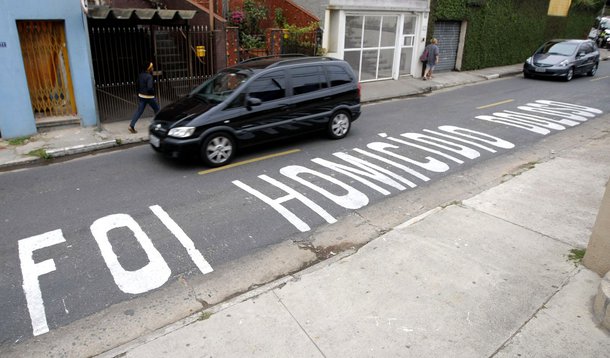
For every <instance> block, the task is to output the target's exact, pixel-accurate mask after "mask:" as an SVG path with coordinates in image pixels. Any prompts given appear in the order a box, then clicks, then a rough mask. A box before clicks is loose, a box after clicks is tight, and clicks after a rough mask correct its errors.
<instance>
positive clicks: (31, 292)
mask: <svg viewBox="0 0 610 358" xmlns="http://www.w3.org/2000/svg"><path fill="white" fill-rule="evenodd" d="M65 241H66V239H65V238H64V235H63V233H62V231H61V230H60V229H58V230H54V231H49V232H47V233H44V234H41V235H36V236H32V237H28V238H26V239H21V240H19V242H18V244H19V260H20V261H21V272H22V274H23V292H24V293H25V299H26V301H27V304H28V311H29V312H30V319H31V320H32V333H33V334H34V336H38V335H41V334H43V333H47V332H48V331H49V326H48V325H47V317H46V313H45V309H44V302H43V300H42V293H41V292H40V282H39V281H38V277H40V276H42V275H44V274H46V273H49V272H52V271H55V270H56V268H55V261H53V259H48V260H45V261H42V262H38V263H36V262H34V251H36V250H39V249H42V248H45V247H49V246H53V245H57V244H59V243H62V242H65Z"/></svg>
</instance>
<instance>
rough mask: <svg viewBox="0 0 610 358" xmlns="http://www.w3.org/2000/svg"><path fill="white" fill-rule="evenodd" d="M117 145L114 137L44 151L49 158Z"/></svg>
mask: <svg viewBox="0 0 610 358" xmlns="http://www.w3.org/2000/svg"><path fill="white" fill-rule="evenodd" d="M118 145H119V144H118V143H117V141H116V139H112V140H107V141H103V142H99V143H91V144H80V145H75V146H72V147H66V148H57V149H49V150H46V153H47V155H49V156H50V157H51V158H59V157H64V156H67V155H74V154H81V153H88V152H93V151H96V150H100V149H107V148H112V147H116V146H118Z"/></svg>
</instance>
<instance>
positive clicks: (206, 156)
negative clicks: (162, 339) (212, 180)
mask: <svg viewBox="0 0 610 358" xmlns="http://www.w3.org/2000/svg"><path fill="white" fill-rule="evenodd" d="M234 156H235V140H234V139H233V137H231V136H230V135H229V134H227V133H224V132H220V133H212V134H210V135H209V136H207V137H206V138H205V140H204V141H203V144H202V145H201V159H202V160H203V162H204V163H205V164H206V165H208V166H210V167H220V166H223V165H225V164H228V163H230V162H231V160H233V157H234Z"/></svg>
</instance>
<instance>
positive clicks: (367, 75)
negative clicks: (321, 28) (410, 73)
mask: <svg viewBox="0 0 610 358" xmlns="http://www.w3.org/2000/svg"><path fill="white" fill-rule="evenodd" d="M398 18H399V17H398V16H397V15H357V14H354V15H347V16H346V18H345V20H346V23H345V45H344V53H343V58H344V59H345V60H346V61H347V62H348V63H349V64H350V65H351V66H352V68H353V69H354V71H355V72H356V73H357V74H358V78H359V80H360V81H361V82H365V81H371V80H381V79H391V78H392V69H393V66H394V54H395V51H396V37H397V27H398V26H397V25H398Z"/></svg>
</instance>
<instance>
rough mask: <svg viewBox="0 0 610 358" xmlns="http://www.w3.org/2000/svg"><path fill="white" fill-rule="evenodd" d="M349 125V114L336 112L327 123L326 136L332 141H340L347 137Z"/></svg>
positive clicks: (350, 122)
mask: <svg viewBox="0 0 610 358" xmlns="http://www.w3.org/2000/svg"><path fill="white" fill-rule="evenodd" d="M351 124H352V121H351V118H350V115H349V113H347V112H345V111H339V112H336V113H335V114H333V116H332V117H331V119H330V121H329V122H328V135H329V136H330V137H331V138H332V139H341V138H343V137H345V136H346V135H347V133H348V132H349V130H350V128H351Z"/></svg>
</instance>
